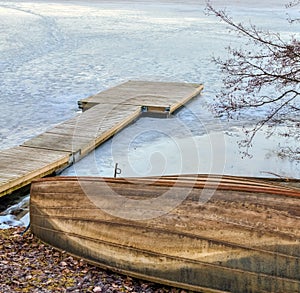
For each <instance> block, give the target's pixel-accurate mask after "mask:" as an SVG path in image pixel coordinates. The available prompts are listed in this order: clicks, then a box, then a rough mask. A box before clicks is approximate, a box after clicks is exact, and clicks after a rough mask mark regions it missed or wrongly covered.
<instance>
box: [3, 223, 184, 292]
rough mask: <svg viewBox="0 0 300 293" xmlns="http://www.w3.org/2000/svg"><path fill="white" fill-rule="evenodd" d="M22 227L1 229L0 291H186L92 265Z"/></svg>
mask: <svg viewBox="0 0 300 293" xmlns="http://www.w3.org/2000/svg"><path fill="white" fill-rule="evenodd" d="M23 230H24V228H11V229H6V230H0V269H1V278H2V282H1V284H0V292H39V293H43V292H44V293H48V292H80V293H83V292H111V293H112V292H145V293H146V292H147V293H164V292H173V293H185V292H186V291H184V290H182V289H176V288H171V287H167V286H163V285H160V284H154V283H151V282H147V281H141V280H138V279H134V278H131V277H128V276H124V275H119V274H116V273H114V272H112V271H108V270H104V269H101V268H98V267H95V266H93V265H90V264H88V263H87V262H85V261H84V260H81V259H78V258H75V257H73V256H70V255H69V254H67V253H66V252H64V251H59V250H57V249H55V248H53V247H51V246H50V245H47V244H45V243H43V242H41V241H40V240H39V239H37V238H36V237H35V236H34V235H33V234H32V233H31V232H30V231H28V232H26V233H25V234H24V236H21V235H20V233H21V232H22V231H23Z"/></svg>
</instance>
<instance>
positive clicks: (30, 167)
mask: <svg viewBox="0 0 300 293" xmlns="http://www.w3.org/2000/svg"><path fill="white" fill-rule="evenodd" d="M68 164H69V153H66V152H57V151H50V150H41V149H32V148H27V147H22V146H19V147H15V148H11V149H8V150H3V151H0V196H4V195H6V194H9V193H11V192H13V191H15V190H17V189H19V188H21V187H24V186H26V185H27V184H29V183H30V182H31V181H32V180H34V179H36V178H40V177H44V176H47V175H49V174H52V173H53V172H54V171H55V170H58V169H60V168H63V167H65V166H67V165H68Z"/></svg>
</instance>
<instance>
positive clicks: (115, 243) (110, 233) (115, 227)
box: [30, 175, 300, 293]
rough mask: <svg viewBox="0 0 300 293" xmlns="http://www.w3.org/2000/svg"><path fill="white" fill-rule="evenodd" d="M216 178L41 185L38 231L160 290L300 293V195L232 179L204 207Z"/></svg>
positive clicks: (35, 194)
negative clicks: (207, 185) (208, 183)
mask: <svg viewBox="0 0 300 293" xmlns="http://www.w3.org/2000/svg"><path fill="white" fill-rule="evenodd" d="M192 177H194V178H195V179H196V184H195V182H193V180H192V182H191V178H192ZM209 177H210V176H198V175H197V176H194V175H191V176H186V177H185V176H179V177H177V176H174V177H173V178H170V177H161V178H159V179H155V180H154V182H155V184H153V179H154V178H141V179H140V180H138V179H136V178H135V179H133V178H129V179H124V178H118V179H110V178H92V177H78V178H76V177H56V178H47V179H41V180H37V181H35V182H33V184H32V187H31V203H30V217H31V229H32V231H33V233H34V234H35V235H36V236H37V237H39V238H40V239H41V240H43V241H45V242H47V243H49V244H51V245H53V246H55V247H57V248H60V249H63V250H66V251H68V252H70V253H71V254H73V255H76V256H79V257H81V258H84V259H86V260H88V261H89V262H91V263H94V264H96V265H99V266H103V267H106V268H110V269H113V270H115V271H118V272H122V273H124V274H128V275H131V276H135V277H139V278H143V279H147V280H151V281H155V282H159V283H164V284H168V285H173V286H177V287H182V288H186V289H190V290H194V291H201V292H243V293H244V292H299V291H300V267H299V260H300V259H299V258H300V225H299V224H300V204H299V199H298V198H296V197H295V195H296V194H298V195H299V194H300V189H299V188H296V187H288V186H282V185H275V184H274V183H270V184H269V183H268V181H267V180H264V181H259V180H249V179H248V178H238V177H228V176H226V178H224V182H222V180H223V179H222V178H220V182H219V184H218V185H217V186H216V189H215V190H214V194H213V196H212V197H211V198H210V199H209V201H208V202H206V203H205V204H200V203H199V201H198V199H199V196H200V195H201V192H203V187H201V186H203V184H202V183H203V181H205V180H204V179H205V178H209ZM178 178H180V180H179V183H178V182H177V181H178ZM214 179H217V178H214ZM198 180H199V181H198ZM170 181H171V182H172V181H173V184H171V183H170ZM188 182H190V183H191V184H190V186H188V184H187V183H188ZM230 182H231V183H230ZM177 183H178V184H177ZM225 183H226V184H227V185H226V190H224V189H223V188H219V187H220V186H221V187H222V184H225ZM230 184H232V186H233V188H234V187H235V185H237V186H239V187H240V186H241V185H242V190H239V191H235V190H230V189H228V188H227V187H230ZM295 184H296V185H297V184H299V187H300V182H299V181H297V182H295ZM253 186H254V187H256V188H257V189H253ZM259 188H262V189H259ZM268 188H269V189H268ZM276 188H277V189H278V190H280V193H278V194H276V193H273V191H274V190H275V189H276ZM253 190H255V192H253ZM292 192H293V193H292ZM166 194H168V196H167V197H165V195H166ZM182 194H184V196H183V197H182ZM279 194H281V195H279ZM178 200H179V202H178ZM174 203H175V205H174ZM149 214H150V215H152V217H151V216H149ZM157 215H159V217H157ZM143 216H144V218H143Z"/></svg>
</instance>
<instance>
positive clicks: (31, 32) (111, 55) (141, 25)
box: [0, 0, 299, 177]
mask: <svg viewBox="0 0 300 293" xmlns="http://www.w3.org/2000/svg"><path fill="white" fill-rule="evenodd" d="M213 3H215V4H216V5H218V6H220V7H221V6H222V5H224V4H225V5H226V6H227V7H228V10H229V11H230V12H231V13H232V14H233V15H234V17H236V18H237V19H238V20H244V21H249V20H250V19H251V21H252V23H255V24H256V25H258V26H262V27H264V28H269V29H276V30H277V31H279V32H281V33H283V34H288V33H290V32H293V33H295V34H299V32H298V31H296V26H291V25H289V24H288V23H287V22H286V20H285V18H286V14H285V11H284V10H283V3H282V1H254V2H253V1H238V0H232V1H225V2H224V1H219V0H218V1H213ZM291 13H292V11H291ZM0 40H1V42H0V56H1V59H0V89H1V95H0V102H1V112H0V125H1V128H0V142H1V143H0V149H4V148H8V147H12V146H15V145H18V144H20V143H22V142H23V141H24V140H26V139H28V138H31V137H33V136H35V135H36V134H38V133H41V132H43V131H45V130H46V129H48V128H50V127H51V126H53V125H54V124H56V123H58V122H60V121H64V120H66V119H68V118H70V117H72V116H73V115H74V113H75V112H76V111H77V101H78V100H79V99H81V98H84V97H87V96H89V95H91V94H94V93H96V92H99V91H101V90H104V89H106V88H109V87H111V86H113V85H116V84H119V83H121V82H123V81H126V80H128V79H148V80H160V81H187V82H202V83H204V85H205V91H204V93H203V95H202V97H201V98H200V99H198V100H196V101H194V102H193V103H191V104H190V106H189V107H186V108H185V109H183V110H182V111H181V112H179V113H177V114H176V120H177V122H178V123H179V122H180V123H181V124H183V125H184V130H185V132H184V133H180V131H179V132H178V128H177V129H174V131H173V132H172V135H171V136H170V134H168V136H169V137H170V138H169V140H170V141H169V142H170V143H172V142H173V140H174V137H173V134H174V133H175V132H178V135H179V137H178V138H176V139H186V138H187V137H188V139H190V138H192V137H199V136H203V135H205V134H206V133H208V132H212V131H214V132H218V131H222V130H223V129H225V130H227V129H228V127H229V128H230V127H233V126H235V127H241V126H243V125H244V124H245V123H248V122H246V120H244V121H239V122H237V123H235V125H230V126H228V125H227V124H226V122H225V121H221V123H219V121H218V120H216V119H214V118H212V117H211V115H209V114H208V108H207V104H209V102H210V101H211V99H212V97H213V96H214V95H215V94H216V93H218V91H219V89H220V86H221V84H220V83H221V78H220V72H218V70H217V68H216V67H215V65H214V64H213V63H212V62H211V56H212V55H217V56H224V57H225V56H226V55H225V54H226V53H225V50H224V47H225V46H226V45H228V44H232V45H238V44H239V43H238V42H239V39H237V38H235V37H234V36H233V35H230V34H228V32H227V29H226V26H224V25H223V24H221V23H220V22H219V21H218V20H217V19H215V18H214V17H208V16H206V15H205V14H204V1H184V2H183V1H167V0H166V1H100V0H99V1H88V2H85V1H54V2H52V1H51V2H47V1H29V2H28V1H0ZM261 115H264V113H263V112H255V113H251V117H255V116H257V117H260V116H261ZM171 124H172V123H169V121H168V122H166V121H164V122H162V123H161V122H159V123H157V122H155V121H154V120H151V119H143V120H141V121H140V122H138V123H137V124H136V126H134V127H137V128H134V130H132V131H133V133H135V132H141V130H143V129H151V127H154V125H155V129H156V130H158V132H157V133H156V134H155V135H158V136H159V132H160V133H162V134H163V135H162V134H161V135H162V136H161V137H158V138H157V145H155V143H156V140H155V139H153V137H152V135H153V133H151V132H149V131H148V133H146V132H145V131H144V133H143V135H140V136H137V137H136V138H135V140H134V141H133V142H132V143H131V144H130V148H129V150H128V152H129V153H130V155H129V156H130V157H132V159H131V160H135V159H134V158H138V155H139V154H140V155H142V154H143V153H145V151H146V149H147V145H146V144H147V143H151V147H152V148H153V150H154V149H158V148H161V147H162V146H163V145H164V143H167V142H168V139H167V138H166V129H167V128H168V129H171V128H172V127H173V126H172V125H171ZM166 125H167V127H165V126H166ZM175 128H176V127H175ZM126 131H127V130H126ZM147 135H148V136H147ZM176 135H177V134H176ZM180 135H181V137H180ZM118 137H119V136H118ZM147 139H149V141H147ZM278 139H279V138H278ZM164 140H165V141H164ZM116 141H118V144H120V147H119V148H120V150H119V149H118V146H117V145H118V144H117V143H116ZM174 143H175V142H174ZM176 143H177V142H176ZM228 143H229V142H227V144H228ZM135 144H136V145H141V146H143V147H145V148H144V149H143V150H142V149H141V148H140V147H139V149H134V148H135ZM121 145H122V139H120V137H119V138H118V139H117V137H116V138H115V139H114V140H113V141H111V142H108V143H107V144H106V145H104V146H103V147H102V148H101V149H100V150H99V151H97V152H96V154H97V159H96V160H97V162H98V163H99V166H101V168H100V167H99V168H100V171H99V170H96V171H95V170H90V167H89V164H88V163H85V162H86V161H82V162H80V163H79V164H78V166H81V167H80V168H82V173H84V174H95V175H97V174H99V175H102V174H111V171H110V172H108V170H111V169H112V168H113V165H114V162H115V160H118V161H122V159H121V158H120V156H122V154H123V153H122V149H121ZM111 146H113V152H114V154H113V155H112V150H111ZM227 148H228V149H231V146H227ZM171 149H172V148H171ZM232 149H234V147H232ZM126 150H127V149H126ZM132 150H135V151H134V152H133V151H132ZM172 150H173V151H174V152H175V153H177V152H178V150H177V149H176V147H175V148H174V149H172ZM131 151H132V152H131ZM98 156H99V158H98ZM175 157H176V156H174V157H172V154H170V158H169V157H166V158H165V160H166V161H167V162H169V160H171V161H172V162H173V161H174V160H175ZM154 159H155V156H154ZM155 160H158V159H157V158H156V159H155ZM148 161H149V162H147V163H146V166H147V168H146V170H148V171H149V170H152V171H153V170H154V169H153V168H152V167H151V166H150V165H151V164H150V163H151V162H150V161H151V160H150V159H149V160H148ZM280 164H281V163H280V162H279V166H281V167H280V168H282V169H283V170H282V172H285V171H284V168H285V165H284V164H283V165H280ZM167 165H168V166H170V165H172V164H169V163H168V164H167ZM78 166H77V167H76V168H77V169H79V167H78ZM237 166H238V165H237ZM99 168H98V169H99ZM106 168H107V169H106ZM151 168H152V169H151ZM169 168H170V167H168V168H167V169H164V170H165V171H166V170H168V171H170V172H171V171H172V170H169ZM142 169H143V168H142ZM148 171H145V170H144V169H143V170H139V172H141V174H147V173H149V172H150V171H149V172H148ZM152 171H151V172H152ZM156 171H157V172H159V171H161V169H157V170H156ZM173 171H174V172H175V171H176V172H177V169H176V170H173ZM68 172H69V171H68ZM151 172H150V173H151ZM236 172H239V169H238V168H236ZM152 173H153V172H152ZM293 175H294V176H296V175H298V174H295V172H294V173H293ZM298 177H299V176H298Z"/></svg>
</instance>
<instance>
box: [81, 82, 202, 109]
mask: <svg viewBox="0 0 300 293" xmlns="http://www.w3.org/2000/svg"><path fill="white" fill-rule="evenodd" d="M202 89H203V85H201V84H191V83H182V82H149V81H128V82H126V83H123V84H121V85H118V86H116V87H113V88H110V89H108V90H106V91H103V92H100V93H98V94H96V95H94V96H91V97H89V98H86V99H82V100H80V101H79V106H80V107H81V108H82V109H83V110H87V109H89V108H91V107H94V106H95V105H97V104H114V105H135V106H146V107H147V106H149V107H150V106H151V107H156V108H164V109H166V108H170V109H171V112H173V111H175V110H176V109H178V108H179V107H180V106H182V105H183V104H185V103H186V102H187V101H189V100H190V99H192V98H193V97H195V96H197V95H198V94H199V93H200V92H201V90H202Z"/></svg>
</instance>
